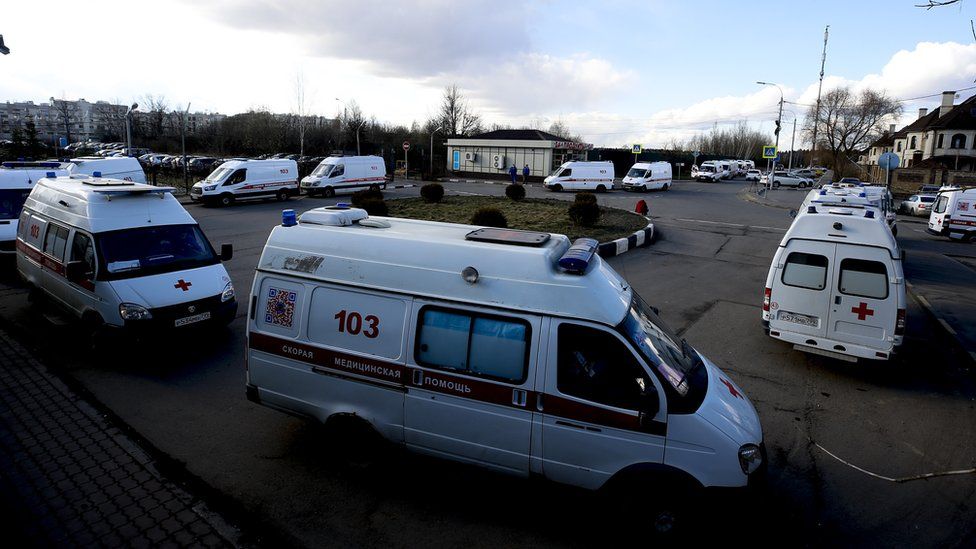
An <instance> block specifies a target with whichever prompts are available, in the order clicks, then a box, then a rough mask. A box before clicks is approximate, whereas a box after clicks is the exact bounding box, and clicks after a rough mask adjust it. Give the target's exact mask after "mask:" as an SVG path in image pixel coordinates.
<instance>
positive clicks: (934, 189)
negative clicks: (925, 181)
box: [918, 185, 939, 193]
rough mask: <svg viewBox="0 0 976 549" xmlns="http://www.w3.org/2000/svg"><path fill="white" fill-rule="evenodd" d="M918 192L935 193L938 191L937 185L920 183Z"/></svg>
mask: <svg viewBox="0 0 976 549" xmlns="http://www.w3.org/2000/svg"><path fill="white" fill-rule="evenodd" d="M918 192H919V193H937V192H939V186H938V185H922V186H921V187H919V188H918Z"/></svg>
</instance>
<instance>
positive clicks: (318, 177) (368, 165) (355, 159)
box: [302, 156, 386, 197]
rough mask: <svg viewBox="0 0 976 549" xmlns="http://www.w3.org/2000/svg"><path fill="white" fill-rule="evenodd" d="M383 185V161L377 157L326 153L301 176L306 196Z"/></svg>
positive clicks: (381, 186) (384, 172)
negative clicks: (310, 171)
mask: <svg viewBox="0 0 976 549" xmlns="http://www.w3.org/2000/svg"><path fill="white" fill-rule="evenodd" d="M385 188H386V163H385V162H383V159H382V158H380V157H378V156H330V157H328V158H326V159H325V160H323V161H322V162H320V163H319V165H318V166H316V167H315V169H314V170H312V173H310V174H309V175H306V176H305V177H303V178H302V190H303V191H305V192H306V193H308V196H315V195H317V194H321V195H323V196H327V197H332V196H335V195H336V194H337V193H348V192H355V191H358V190H361V189H376V190H379V189H385Z"/></svg>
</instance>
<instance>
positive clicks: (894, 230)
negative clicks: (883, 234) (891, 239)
mask: <svg viewBox="0 0 976 549" xmlns="http://www.w3.org/2000/svg"><path fill="white" fill-rule="evenodd" d="M891 236H898V225H895V226H894V227H892V228H891Z"/></svg>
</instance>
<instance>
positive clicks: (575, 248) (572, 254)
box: [558, 238, 600, 274]
mask: <svg viewBox="0 0 976 549" xmlns="http://www.w3.org/2000/svg"><path fill="white" fill-rule="evenodd" d="M599 246H600V243H599V242H598V241H597V240H596V239H594V238H577V239H576V241H575V242H573V245H572V246H570V247H569V249H568V250H566V253H564V254H563V256H562V257H560V258H559V262H558V265H559V267H560V268H561V269H563V270H564V271H566V272H570V273H575V274H583V273H584V272H586V268H587V267H588V266H589V265H590V260H592V259H593V254H595V253H596V250H597V248H599Z"/></svg>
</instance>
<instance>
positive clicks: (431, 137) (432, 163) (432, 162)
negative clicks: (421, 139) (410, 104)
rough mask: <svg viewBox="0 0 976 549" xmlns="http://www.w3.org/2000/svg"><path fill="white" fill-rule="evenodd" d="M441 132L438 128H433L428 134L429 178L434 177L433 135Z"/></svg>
mask: <svg viewBox="0 0 976 549" xmlns="http://www.w3.org/2000/svg"><path fill="white" fill-rule="evenodd" d="M439 131H441V129H440V128H434V131H432V132H430V176H431V177H434V134H435V133H437V132H439Z"/></svg>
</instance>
